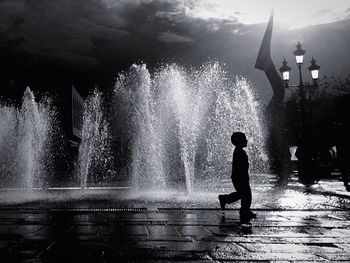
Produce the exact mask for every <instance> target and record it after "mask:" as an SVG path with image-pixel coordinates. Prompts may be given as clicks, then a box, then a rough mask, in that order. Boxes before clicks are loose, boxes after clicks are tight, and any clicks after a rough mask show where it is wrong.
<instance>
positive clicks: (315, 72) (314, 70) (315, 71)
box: [308, 57, 320, 83]
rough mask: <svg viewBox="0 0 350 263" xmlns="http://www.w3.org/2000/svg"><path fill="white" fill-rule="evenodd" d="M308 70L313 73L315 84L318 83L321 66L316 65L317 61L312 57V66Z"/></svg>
mask: <svg viewBox="0 0 350 263" xmlns="http://www.w3.org/2000/svg"><path fill="white" fill-rule="evenodd" d="M308 69H309V71H310V73H311V77H312V80H313V81H314V83H316V82H317V80H318V72H319V70H320V66H319V65H316V60H315V59H314V57H312V60H311V66H310V67H308Z"/></svg>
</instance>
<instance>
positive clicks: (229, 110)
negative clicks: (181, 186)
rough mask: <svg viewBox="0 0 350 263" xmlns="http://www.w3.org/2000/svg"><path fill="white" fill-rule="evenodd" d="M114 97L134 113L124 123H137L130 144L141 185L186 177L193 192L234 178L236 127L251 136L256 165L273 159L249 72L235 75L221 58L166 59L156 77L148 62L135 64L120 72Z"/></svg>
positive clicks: (134, 170) (259, 166)
mask: <svg viewBox="0 0 350 263" xmlns="http://www.w3.org/2000/svg"><path fill="white" fill-rule="evenodd" d="M115 97H116V99H115V103H118V104H123V105H124V109H123V111H124V112H127V114H128V117H129V118H128V120H127V121H126V122H125V123H124V124H125V125H124V127H125V128H127V129H131V133H130V134H129V135H128V136H129V137H130V140H129V141H127V143H128V144H129V145H131V146H130V147H131V149H132V150H131V152H132V154H131V155H132V157H131V163H132V165H131V167H132V174H133V178H134V181H135V182H136V184H137V185H138V186H142V187H143V188H147V187H148V188H152V187H154V185H155V184H158V185H160V186H161V185H163V184H165V186H167V187H172V184H174V183H175V182H176V181H179V180H180V181H181V179H182V180H184V181H185V186H186V189H187V192H188V193H192V191H193V189H194V188H195V185H200V186H202V187H204V188H206V185H207V184H213V183H214V182H217V181H218V180H219V179H220V178H222V176H224V175H226V177H227V172H228V168H229V169H230V165H229V164H228V162H229V161H230V159H231V158H232V145H231V143H230V136H231V134H232V132H233V131H242V132H245V133H246V134H247V137H248V138H249V140H250V146H249V148H248V151H249V154H250V156H251V163H252V164H253V165H252V166H253V167H255V168H257V169H262V168H263V167H264V165H265V164H266V163H265V161H266V160H264V158H263V157H264V156H265V154H264V149H263V148H264V136H263V133H262V130H261V127H260V123H259V109H258V105H257V103H256V102H255V100H254V96H253V93H252V90H251V87H250V85H249V83H248V81H247V80H245V79H244V78H242V77H236V78H235V79H234V80H231V79H229V78H228V77H227V73H226V72H225V71H224V70H223V69H222V67H221V66H220V65H218V64H217V63H215V64H208V65H205V66H203V67H201V68H200V69H197V70H193V69H192V70H185V69H183V68H181V67H179V66H177V65H167V66H164V67H162V68H160V69H159V70H158V71H157V72H155V74H154V76H153V77H151V76H150V73H149V72H148V71H147V69H146V67H145V65H141V66H137V65H134V66H133V67H132V69H131V70H130V72H129V73H127V74H122V75H120V77H119V79H118V81H117V84H116V88H115ZM123 105H121V106H119V108H120V109H122V107H123ZM120 121H122V120H120ZM112 126H113V124H112ZM120 127H123V125H120V124H119V128H120ZM127 147H129V146H127ZM182 176H183V177H182ZM140 180H141V181H142V183H140ZM160 182H161V183H160ZM208 188H210V187H208Z"/></svg>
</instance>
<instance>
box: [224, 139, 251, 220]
mask: <svg viewBox="0 0 350 263" xmlns="http://www.w3.org/2000/svg"><path fill="white" fill-rule="evenodd" d="M231 142H232V144H233V145H234V146H235V150H234V152H233V158H232V175H231V179H232V183H233V186H234V187H235V189H236V191H237V192H233V193H231V194H226V195H219V201H220V206H221V209H223V210H224V209H225V205H226V204H231V203H233V202H236V201H238V200H239V199H241V209H240V212H239V214H240V219H241V221H242V222H246V221H249V220H250V219H252V218H256V214H254V213H253V212H252V211H251V210H250V205H251V203H252V191H251V189H250V185H249V173H248V169H249V162H248V156H247V153H246V152H245V151H244V150H243V148H244V147H247V138H246V136H245V134H244V133H242V132H234V133H233V134H232V136H231Z"/></svg>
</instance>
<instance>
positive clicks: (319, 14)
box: [184, 0, 350, 29]
mask: <svg viewBox="0 0 350 263" xmlns="http://www.w3.org/2000/svg"><path fill="white" fill-rule="evenodd" d="M184 3H186V2H184ZM185 5H186V4H185ZM187 8H188V13H189V14H191V15H193V16H196V17H200V18H204V19H205V18H207V19H209V18H223V19H232V20H235V19H238V21H239V22H242V23H245V24H255V23H265V22H267V20H268V18H269V15H270V12H271V10H272V9H274V13H275V23H277V24H283V25H286V26H288V27H289V28H291V29H294V28H300V27H305V26H309V25H315V24H324V23H330V22H334V21H337V20H340V19H344V18H346V17H347V16H348V15H349V12H347V11H346V10H348V9H349V8H350V1H349V0H335V1H329V0H308V1H305V0H294V1H292V2H287V1H281V0H264V1H262V0H235V1H232V0H216V1H212V0H197V1H195V4H193V5H191V6H188V7H187Z"/></svg>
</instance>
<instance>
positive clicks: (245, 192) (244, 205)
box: [240, 182, 252, 212]
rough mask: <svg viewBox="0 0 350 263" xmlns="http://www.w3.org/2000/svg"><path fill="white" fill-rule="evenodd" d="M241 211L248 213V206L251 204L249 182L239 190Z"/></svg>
mask: <svg viewBox="0 0 350 263" xmlns="http://www.w3.org/2000/svg"><path fill="white" fill-rule="evenodd" d="M240 195H241V211H243V212H246V211H250V206H251V204H252V191H251V189H250V185H249V182H248V183H247V184H246V185H244V186H243V187H242V188H241V191H240Z"/></svg>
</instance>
